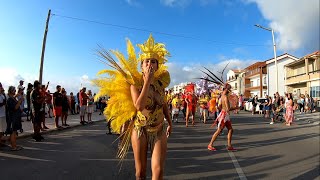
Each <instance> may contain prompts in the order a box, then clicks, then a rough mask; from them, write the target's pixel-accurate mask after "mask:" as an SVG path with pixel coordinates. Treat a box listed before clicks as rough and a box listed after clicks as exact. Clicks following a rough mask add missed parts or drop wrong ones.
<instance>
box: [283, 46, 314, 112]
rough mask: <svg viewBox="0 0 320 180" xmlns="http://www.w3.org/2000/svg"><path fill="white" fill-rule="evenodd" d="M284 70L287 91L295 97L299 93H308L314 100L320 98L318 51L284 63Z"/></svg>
mask: <svg viewBox="0 0 320 180" xmlns="http://www.w3.org/2000/svg"><path fill="white" fill-rule="evenodd" d="M285 72H286V80H285V85H286V88H287V91H288V92H289V93H292V94H293V97H294V98H295V99H297V98H298V97H299V96H300V94H304V95H305V94H309V95H311V96H312V97H313V98H314V99H315V100H318V101H319V100H320V51H316V52H314V53H312V54H309V55H306V56H304V57H302V58H301V59H299V60H298V61H294V62H292V63H289V64H287V65H285ZM318 106H319V103H318Z"/></svg>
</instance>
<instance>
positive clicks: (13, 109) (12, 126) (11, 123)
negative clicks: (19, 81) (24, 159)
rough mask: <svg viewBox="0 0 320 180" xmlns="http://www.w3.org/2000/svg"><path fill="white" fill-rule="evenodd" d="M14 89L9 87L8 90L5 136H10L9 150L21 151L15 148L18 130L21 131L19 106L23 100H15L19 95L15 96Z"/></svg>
mask: <svg viewBox="0 0 320 180" xmlns="http://www.w3.org/2000/svg"><path fill="white" fill-rule="evenodd" d="M15 93H16V88H15V87H13V86H9V90H8V96H9V98H8V100H7V108H8V121H7V130H6V134H10V142H11V150H12V151H18V150H21V149H22V147H20V146H17V141H16V139H17V134H18V132H17V131H18V130H21V129H22V124H21V110H20V105H21V104H22V102H23V101H24V98H23V97H22V98H20V99H19V100H17V99H16V97H17V96H19V95H21V94H15Z"/></svg>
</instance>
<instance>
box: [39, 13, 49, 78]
mask: <svg viewBox="0 0 320 180" xmlns="http://www.w3.org/2000/svg"><path fill="white" fill-rule="evenodd" d="M50 15H51V9H49V12H48V17H47V22H46V29H45V30H44V36H43V42H42V52H41V60H40V74H39V82H40V84H42V72H43V60H44V52H45V50H46V42H47V33H48V25H49V21H50Z"/></svg>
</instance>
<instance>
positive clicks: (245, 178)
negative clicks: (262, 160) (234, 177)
mask: <svg viewBox="0 0 320 180" xmlns="http://www.w3.org/2000/svg"><path fill="white" fill-rule="evenodd" d="M228 154H229V156H230V158H231V160H232V163H233V165H234V167H235V169H236V171H237V173H238V176H239V178H240V179H241V180H247V177H246V175H245V174H244V172H243V170H242V169H241V167H240V164H239V163H238V161H237V158H236V157H235V156H234V154H233V152H232V151H228Z"/></svg>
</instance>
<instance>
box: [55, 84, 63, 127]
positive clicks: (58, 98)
mask: <svg viewBox="0 0 320 180" xmlns="http://www.w3.org/2000/svg"><path fill="white" fill-rule="evenodd" d="M60 91H61V86H60V85H57V87H56V92H55V93H53V115H54V121H55V124H56V128H57V129H62V126H59V117H61V115H62V94H61V93H60Z"/></svg>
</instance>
